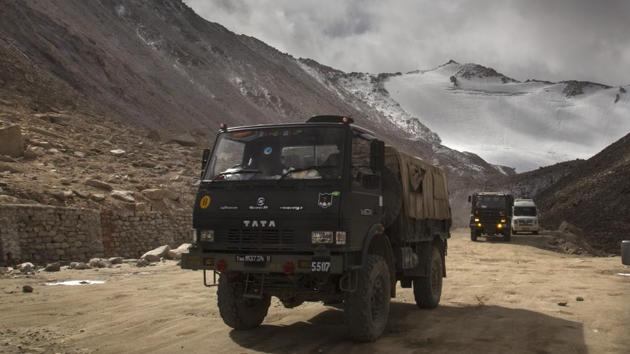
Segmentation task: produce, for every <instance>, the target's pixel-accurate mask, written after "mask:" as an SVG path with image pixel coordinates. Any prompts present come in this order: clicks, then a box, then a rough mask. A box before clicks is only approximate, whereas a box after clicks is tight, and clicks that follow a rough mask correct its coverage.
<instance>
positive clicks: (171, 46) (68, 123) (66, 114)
mask: <svg viewBox="0 0 630 354" xmlns="http://www.w3.org/2000/svg"><path fill="white" fill-rule="evenodd" d="M0 64H2V65H1V66H0V83H2V85H0V115H1V116H0V120H2V121H3V122H4V123H5V124H7V123H12V124H18V125H20V126H21V127H22V131H23V133H24V134H25V149H26V150H27V152H28V155H29V157H27V158H17V159H14V160H15V161H9V162H6V164H8V165H10V166H11V168H8V167H7V168H6V171H4V172H3V173H4V174H3V175H2V182H3V187H2V188H3V193H4V195H8V196H10V197H11V198H18V199H20V200H22V201H29V200H30V201H37V202H41V203H51V204H65V205H79V206H84V205H92V206H94V205H93V204H95V203H96V204H98V205H102V204H106V205H107V204H108V203H109V202H110V201H111V203H113V204H116V203H119V202H120V203H123V204H124V203H126V201H125V198H124V197H123V196H120V195H119V196H117V197H115V198H114V197H113V196H111V193H112V192H111V190H106V192H107V193H97V192H98V191H97V190H94V188H96V187H93V186H89V187H88V186H87V185H86V180H88V179H97V180H101V181H103V182H106V183H109V184H113V185H114V186H113V187H112V188H113V189H115V190H121V191H123V192H125V191H126V192H128V193H127V195H131V196H132V197H133V198H134V199H138V201H139V202H140V203H142V202H143V201H142V199H143V198H144V197H143V194H142V193H141V191H142V190H144V189H151V188H167V189H168V188H170V189H173V190H177V191H179V192H181V193H184V191H185V190H190V189H191V188H192V187H191V183H192V182H193V181H194V177H195V175H196V168H197V158H198V157H197V156H196V155H197V154H198V153H197V151H199V150H200V148H201V146H207V145H209V144H210V143H211V139H212V136H213V135H214V132H215V130H216V128H217V126H218V125H219V124H220V123H221V122H227V123H228V124H229V125H240V124H253V123H269V122H280V121H296V120H303V119H305V118H307V117H309V116H310V115H313V114H322V113H333V114H345V115H350V116H353V117H354V118H355V119H356V120H357V122H358V123H359V124H361V125H364V126H366V127H367V128H369V129H372V130H375V131H378V132H379V133H380V134H381V135H383V136H384V137H385V139H386V140H388V141H390V142H395V143H396V145H398V146H400V147H401V149H403V150H405V151H407V152H410V153H412V154H415V155H418V156H421V157H423V158H425V159H427V160H429V161H432V162H434V163H436V164H439V165H441V166H443V167H445V169H446V170H447V171H448V172H449V180H450V186H451V190H452V191H453V196H454V198H461V196H459V194H462V195H465V194H466V193H467V192H460V190H461V189H462V188H468V187H470V186H471V185H475V184H476V183H477V181H481V180H483V179H485V178H488V177H492V176H499V175H502V174H504V173H509V169H504V168H500V167H495V166H492V165H490V164H488V163H486V162H485V161H484V160H483V159H481V158H479V157H478V156H477V155H475V154H472V153H461V152H458V151H455V150H452V149H449V148H447V147H445V146H443V145H442V144H441V143H440V138H439V137H438V136H437V135H436V134H435V133H434V132H432V131H430V130H429V129H428V128H427V127H426V126H424V125H423V124H422V123H421V121H420V119H419V118H418V117H414V116H411V115H409V114H408V113H407V112H405V111H404V110H403V109H402V108H400V107H399V106H398V105H397V103H396V102H395V101H393V100H392V99H391V98H390V97H389V96H388V93H387V91H386V90H385V88H384V87H383V82H384V80H385V79H386V78H387V77H388V75H376V76H374V75H367V74H356V73H351V74H345V73H342V72H338V71H335V70H334V69H331V68H326V67H324V66H321V65H319V64H317V63H315V62H308V61H303V60H302V61H300V60H297V59H295V58H293V57H292V56H290V55H288V54H286V53H281V52H279V51H277V50H275V49H274V48H272V47H269V46H268V45H266V44H265V43H263V42H261V41H259V40H257V39H255V38H253V37H248V36H243V35H236V34H234V33H232V32H230V31H228V30H226V29H225V28H224V27H222V26H221V25H219V24H216V23H210V22H207V21H205V20H203V19H202V18H201V17H199V16H197V15H196V14H195V13H194V12H193V11H192V10H191V9H190V8H188V7H187V6H186V5H185V4H183V3H182V2H181V1H179V0H160V1H154V2H145V1H139V0H135V1H121V0H99V1H89V2H86V1H80V0H69V1H64V2H50V1H29V2H17V1H8V2H1V3H0ZM322 70H329V71H330V72H331V73H333V74H331V75H332V76H330V77H326V76H325V75H324V76H322V75H321V71H322ZM336 78H338V82H335V81H334V80H336ZM351 83H361V85H363V86H362V88H361V89H349V87H350V84H351ZM149 137H150V138H149ZM175 141H177V142H179V143H177V142H175ZM117 150H123V151H124V152H123V153H112V152H111V151H117ZM145 160H148V161H149V162H144V161H145ZM173 174H176V175H179V176H181V178H182V180H181V182H177V181H175V182H172V183H171V181H170V178H171V177H173V178H175V176H174V175H173ZM165 176H168V177H166V179H165ZM117 184H119V185H117ZM83 189H85V190H83ZM86 193H87V194H86ZM91 193H92V194H99V196H97V197H91ZM100 194H104V197H105V199H103V196H101V195H100ZM11 198H8V197H7V198H4V199H6V200H9V199H11ZM95 199H98V200H95ZM127 199H128V200H131V199H132V198H127ZM130 203H131V202H130ZM184 205H185V202H184ZM125 206H126V205H125ZM456 213H457V211H456ZM462 213H463V214H466V212H465V211H462Z"/></svg>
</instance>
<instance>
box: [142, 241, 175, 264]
mask: <svg viewBox="0 0 630 354" xmlns="http://www.w3.org/2000/svg"><path fill="white" fill-rule="evenodd" d="M170 250H171V248H170V247H169V246H168V245H164V246H160V247H158V248H155V249H152V250H151V251H149V252H147V253H145V254H143V255H142V257H140V258H141V259H145V260H147V261H149V262H159V261H160V258H162V257H166V256H167V255H168V251H170Z"/></svg>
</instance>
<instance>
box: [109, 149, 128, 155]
mask: <svg viewBox="0 0 630 354" xmlns="http://www.w3.org/2000/svg"><path fill="white" fill-rule="evenodd" d="M109 153H110V154H112V155H114V156H122V155H124V154H126V153H127V152H126V151H125V150H123V149H114V150H109Z"/></svg>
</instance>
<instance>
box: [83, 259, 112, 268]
mask: <svg viewBox="0 0 630 354" xmlns="http://www.w3.org/2000/svg"><path fill="white" fill-rule="evenodd" d="M88 265H89V266H90V267H92V268H108V267H110V266H111V263H109V261H108V260H107V259H104V258H92V259H90V261H89V262H88Z"/></svg>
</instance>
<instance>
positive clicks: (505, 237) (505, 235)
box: [503, 230, 512, 242]
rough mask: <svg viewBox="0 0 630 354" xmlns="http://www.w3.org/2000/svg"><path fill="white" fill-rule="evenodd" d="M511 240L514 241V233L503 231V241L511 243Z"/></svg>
mask: <svg viewBox="0 0 630 354" xmlns="http://www.w3.org/2000/svg"><path fill="white" fill-rule="evenodd" d="M511 239H512V231H510V230H505V231H503V240H504V241H505V242H510V240H511Z"/></svg>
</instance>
